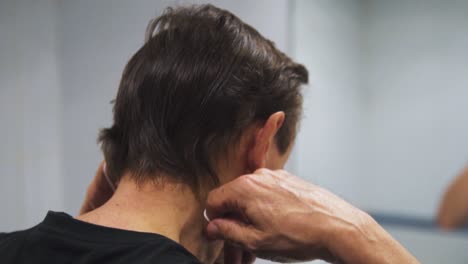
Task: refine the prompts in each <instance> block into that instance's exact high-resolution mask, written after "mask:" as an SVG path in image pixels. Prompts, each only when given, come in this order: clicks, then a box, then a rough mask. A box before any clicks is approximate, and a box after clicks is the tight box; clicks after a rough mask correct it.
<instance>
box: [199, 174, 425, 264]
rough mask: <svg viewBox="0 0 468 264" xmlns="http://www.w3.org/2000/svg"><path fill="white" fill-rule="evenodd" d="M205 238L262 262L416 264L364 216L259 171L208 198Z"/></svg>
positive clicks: (318, 191)
mask: <svg viewBox="0 0 468 264" xmlns="http://www.w3.org/2000/svg"><path fill="white" fill-rule="evenodd" d="M207 213H208V217H209V218H210V219H212V220H211V221H210V223H209V224H208V226H207V235H208V236H209V237H211V238H213V239H223V240H226V241H227V242H228V243H231V244H236V245H238V246H239V247H240V248H243V249H245V250H247V251H250V252H252V253H254V254H256V255H257V256H259V257H261V258H266V259H270V260H276V261H283V262H285V261H306V260H314V259H323V260H326V261H329V262H340V263H341V262H343V263H418V262H417V260H416V259H414V258H413V257H412V256H411V255H410V254H409V253H408V252H407V251H406V250H405V249H404V248H403V247H402V246H401V245H400V244H398V242H396V241H395V240H393V239H392V238H391V236H390V235H389V234H388V233H386V232H385V230H383V228H381V227H380V226H379V225H378V224H377V223H376V222H375V221H374V220H373V219H372V218H371V217H370V216H369V215H367V214H366V213H364V212H362V211H361V210H359V209H357V208H355V207H353V206H352V205H350V204H348V203H347V202H345V201H344V200H342V199H340V198H339V197H337V196H335V195H333V194H332V193H330V192H328V191H326V190H324V189H322V188H320V187H318V186H315V185H312V184H309V183H307V182H305V181H303V180H301V179H299V178H297V177H295V176H293V175H291V174H289V173H288V172H286V171H281V170H280V171H271V170H268V169H259V170H257V171H255V172H254V173H253V174H249V175H244V176H241V177H239V178H238V179H236V180H234V181H232V182H230V183H227V184H225V185H223V186H221V187H219V188H217V189H215V190H213V191H211V192H210V194H209V195H208V200H207Z"/></svg>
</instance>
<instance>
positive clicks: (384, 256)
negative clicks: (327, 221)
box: [329, 214, 419, 264]
mask: <svg viewBox="0 0 468 264" xmlns="http://www.w3.org/2000/svg"><path fill="white" fill-rule="evenodd" d="M362 218H363V220H362V225H361V226H356V225H351V224H348V223H346V222H342V223H339V224H338V227H337V228H335V232H333V235H332V236H330V240H329V248H330V250H331V251H332V253H333V254H334V255H335V256H337V257H338V258H339V259H340V261H341V262H342V263H346V264H355V263H359V264H394V263H395V264H396V263H398V264H399V263H405V264H418V263H419V262H418V260H417V259H416V258H415V257H413V256H412V255H411V254H410V253H409V252H408V251H407V250H406V249H405V248H404V247H403V246H402V245H401V244H400V243H398V242H397V241H396V240H395V239H393V238H392V236H391V235H390V234H389V233H388V232H387V231H385V230H384V229H383V228H382V227H381V226H380V225H379V224H378V223H377V222H375V221H374V220H373V219H372V218H371V217H370V216H368V215H367V214H363V216H362Z"/></svg>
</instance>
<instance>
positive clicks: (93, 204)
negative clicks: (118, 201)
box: [80, 161, 115, 215]
mask: <svg viewBox="0 0 468 264" xmlns="http://www.w3.org/2000/svg"><path fill="white" fill-rule="evenodd" d="M105 170H106V163H105V162H104V161H102V162H101V164H100V165H99V167H98V169H97V171H96V175H95V176H94V179H93V181H92V182H91V183H90V184H89V186H88V189H87V190H86V196H85V199H84V201H83V204H82V205H81V209H80V215H82V214H84V213H87V212H89V211H92V210H94V209H96V208H98V207H100V206H101V205H103V204H104V203H105V202H107V201H108V200H109V199H110V198H111V197H112V195H113V194H114V191H115V183H113V182H112V181H111V180H110V179H109V177H107V175H106V172H105Z"/></svg>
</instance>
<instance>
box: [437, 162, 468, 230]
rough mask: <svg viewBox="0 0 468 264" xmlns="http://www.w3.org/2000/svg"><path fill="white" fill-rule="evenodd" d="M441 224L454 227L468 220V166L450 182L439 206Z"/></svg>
mask: <svg viewBox="0 0 468 264" xmlns="http://www.w3.org/2000/svg"><path fill="white" fill-rule="evenodd" d="M437 221H438V223H439V225H440V226H441V227H443V228H445V229H454V228H456V227H459V226H462V225H463V224H465V223H467V221H468V167H466V168H465V170H464V171H463V172H462V173H461V174H460V175H459V176H458V177H457V178H456V179H455V180H454V181H453V182H452V183H451V184H450V186H449V187H448V189H447V191H446V192H445V194H444V196H443V198H442V202H441V204H440V206H439V212H438V216H437Z"/></svg>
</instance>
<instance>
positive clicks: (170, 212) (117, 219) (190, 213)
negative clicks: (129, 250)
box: [78, 177, 219, 262]
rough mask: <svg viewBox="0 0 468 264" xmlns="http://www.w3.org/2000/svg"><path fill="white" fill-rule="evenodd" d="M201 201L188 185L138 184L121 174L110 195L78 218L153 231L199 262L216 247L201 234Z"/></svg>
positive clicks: (129, 228) (109, 225) (207, 258)
mask: <svg viewBox="0 0 468 264" xmlns="http://www.w3.org/2000/svg"><path fill="white" fill-rule="evenodd" d="M203 209H204V205H203V204H201V203H200V201H199V200H198V199H197V198H196V196H195V195H194V193H193V191H192V190H191V188H190V187H189V186H188V185H184V184H180V183H170V182H164V184H155V183H151V182H149V183H145V184H140V185H138V184H137V183H136V182H135V181H133V180H131V179H130V177H123V178H122V179H121V181H120V182H119V185H118V188H117V190H116V191H115V193H114V195H113V196H112V198H111V199H110V200H109V201H108V202H106V203H105V204H104V205H103V206H101V207H99V208H98V209H96V210H94V211H91V212H89V213H87V214H84V215H81V216H79V217H78V219H80V220H82V221H86V222H90V223H93V224H97V225H102V226H108V227H113V228H119V229H125V230H132V231H138V232H149V233H157V234H160V235H163V236H165V237H168V238H170V239H172V240H174V241H175V242H177V243H179V244H181V245H182V246H184V247H185V248H186V249H187V250H189V251H190V252H191V253H192V254H193V255H195V256H197V257H198V258H199V259H200V260H202V261H203V262H211V259H212V258H213V257H215V256H214V255H215V254H216V253H217V252H216V251H219V245H218V246H215V247H214V248H217V249H218V250H214V251H213V252H210V250H209V249H210V248H213V243H215V242H208V241H207V240H206V239H205V238H204V236H203V230H204V228H205V226H206V222H205V220H204V219H203Z"/></svg>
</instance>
